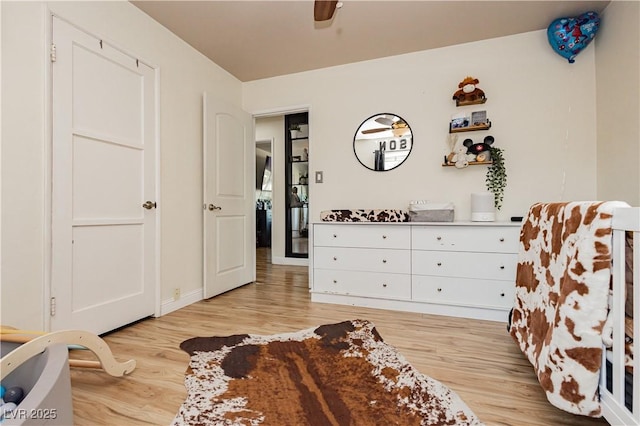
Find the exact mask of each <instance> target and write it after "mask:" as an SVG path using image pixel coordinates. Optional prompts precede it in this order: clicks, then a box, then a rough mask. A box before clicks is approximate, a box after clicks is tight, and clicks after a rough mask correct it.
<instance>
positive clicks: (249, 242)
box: [203, 93, 256, 298]
mask: <svg viewBox="0 0 640 426" xmlns="http://www.w3.org/2000/svg"><path fill="white" fill-rule="evenodd" d="M203 126H204V129H203V153H204V161H203V178H204V184H203V188H204V194H203V200H204V204H203V207H204V223H203V227H204V295H205V298H209V297H213V296H216V295H218V294H220V293H224V292H225V291H228V290H231V289H233V288H236V287H239V286H241V285H244V284H247V283H249V282H251V281H254V280H255V269H256V268H255V263H256V261H255V250H256V248H255V246H256V242H255V234H256V231H255V227H256V226H255V201H254V197H255V194H254V191H255V188H254V187H255V185H254V183H255V145H254V142H253V140H254V135H253V120H252V118H251V116H250V115H249V114H248V113H246V112H244V111H242V110H241V109H239V108H236V107H234V106H232V105H228V104H226V103H224V102H221V101H217V100H215V99H211V97H209V96H207V94H206V93H205V94H204V95H203Z"/></svg>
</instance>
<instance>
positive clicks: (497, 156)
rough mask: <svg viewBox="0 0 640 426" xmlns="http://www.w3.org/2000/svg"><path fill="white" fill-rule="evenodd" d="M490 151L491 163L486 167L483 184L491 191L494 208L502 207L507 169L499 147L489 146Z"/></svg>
mask: <svg viewBox="0 0 640 426" xmlns="http://www.w3.org/2000/svg"><path fill="white" fill-rule="evenodd" d="M489 151H490V152H491V163H492V164H491V165H490V166H489V168H488V169H487V178H486V179H485V184H486V185H487V190H488V191H489V192H492V193H493V204H494V206H495V208H496V210H500V208H501V207H502V201H503V199H504V188H505V187H506V186H507V169H506V167H505V165H504V156H503V154H502V149H501V148H495V147H493V146H492V147H489Z"/></svg>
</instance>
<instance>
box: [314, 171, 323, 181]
mask: <svg viewBox="0 0 640 426" xmlns="http://www.w3.org/2000/svg"><path fill="white" fill-rule="evenodd" d="M322 178H323V176H322V172H316V183H322Z"/></svg>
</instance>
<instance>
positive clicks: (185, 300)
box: [160, 289, 204, 316]
mask: <svg viewBox="0 0 640 426" xmlns="http://www.w3.org/2000/svg"><path fill="white" fill-rule="evenodd" d="M202 299H204V293H203V291H202V289H198V290H194V291H192V292H190V293H187V294H185V295H184V296H182V297H181V298H180V299H178V300H174V299H167V300H164V301H163V302H162V305H161V306H160V316H162V315H166V314H168V313H170V312H173V311H177V310H178V309H181V308H184V307H185V306H189V305H191V304H192V303H196V302H199V301H201V300H202Z"/></svg>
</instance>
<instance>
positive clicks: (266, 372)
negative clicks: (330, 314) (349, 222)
mask: <svg viewBox="0 0 640 426" xmlns="http://www.w3.org/2000/svg"><path fill="white" fill-rule="evenodd" d="M180 347H181V348H182V349H183V350H185V351H186V352H188V353H189V354H190V355H191V361H190V363H189V368H188V370H187V374H186V377H185V386H186V388H187V392H188V395H187V399H186V401H185V402H184V403H183V404H182V406H181V407H180V409H179V411H178V413H177V415H176V417H175V419H174V421H173V425H277V426H286V425H292V426H294V425H295V426H298V425H323V426H324V425H374V424H375V425H385V426H387V425H407V426H409V425H481V423H480V421H479V420H478V418H477V417H476V416H475V415H474V413H473V412H472V411H471V410H470V409H469V408H468V407H467V405H466V404H465V403H464V402H463V401H462V400H461V399H460V397H459V396H458V395H457V394H455V393H454V392H453V391H452V390H450V389H449V388H447V387H446V386H444V385H443V384H441V383H440V382H438V381H436V380H434V379H432V378H430V377H427V376H425V375H423V374H420V373H419V372H418V371H417V370H416V369H415V368H413V367H412V366H411V365H410V364H409V363H408V362H407V361H406V360H405V359H404V357H403V356H402V355H401V354H399V353H398V352H397V351H396V350H395V348H394V347H392V346H390V345H388V344H386V343H384V342H383V340H382V338H381V337H380V335H379V334H378V332H377V331H376V329H375V327H374V326H373V324H371V323H370V322H368V321H363V320H353V321H345V322H341V323H338V324H328V325H322V326H319V327H313V328H309V329H306V330H302V331H298V332H293V333H285V334H279V335H272V336H259V335H249V334H244V335H235V336H228V337H196V338H192V339H189V340H186V341H184V342H183V343H182V344H181V345H180Z"/></svg>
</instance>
